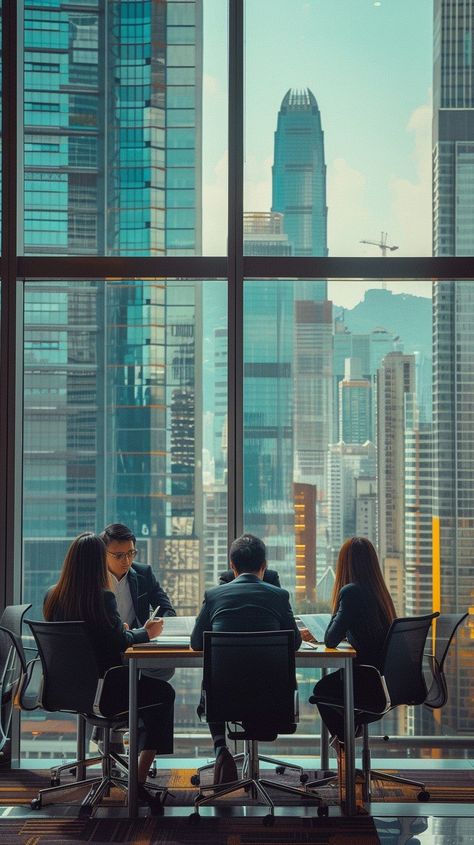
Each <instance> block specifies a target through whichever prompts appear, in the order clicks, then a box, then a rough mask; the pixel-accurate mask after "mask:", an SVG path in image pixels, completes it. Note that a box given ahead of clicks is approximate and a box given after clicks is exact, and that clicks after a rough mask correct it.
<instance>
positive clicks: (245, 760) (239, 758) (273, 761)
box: [191, 748, 308, 786]
mask: <svg viewBox="0 0 474 845" xmlns="http://www.w3.org/2000/svg"><path fill="white" fill-rule="evenodd" d="M232 756H233V758H234V761H235V763H240V762H241V763H242V777H243V778H245V777H246V776H247V774H248V770H249V751H248V748H246V750H245V751H243V752H239V754H233V755H232ZM257 759H258V762H259V763H270V765H272V766H275V768H276V772H277V774H278V775H282V774H283V773H284V772H285V769H291V771H294V772H299V775H300V782H301V783H306V781H307V779H308V776H307V775H305V774H304V768H303V766H297V765H296V764H295V763H288V762H287V761H286V760H278V759H277V758H276V757H265V756H264V755H261V754H259V755H258V758H257ZM214 765H215V763H206V764H205V765H204V766H199V768H198V769H196V774H195V775H193V776H192V778H191V783H192V784H193V786H199V784H200V780H201V772H206V771H209V770H210V769H213V768H214Z"/></svg>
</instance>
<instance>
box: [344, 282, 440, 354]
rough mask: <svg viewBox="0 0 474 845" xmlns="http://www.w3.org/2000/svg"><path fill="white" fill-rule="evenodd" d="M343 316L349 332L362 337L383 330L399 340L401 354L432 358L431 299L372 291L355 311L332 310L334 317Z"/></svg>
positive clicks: (388, 291)
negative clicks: (417, 353) (421, 354)
mask: <svg viewBox="0 0 474 845" xmlns="http://www.w3.org/2000/svg"><path fill="white" fill-rule="evenodd" d="M342 313H344V322H345V324H346V326H347V328H348V329H349V331H351V332H354V333H357V334H359V333H362V334H365V333H367V332H370V331H373V330H374V329H377V328H384V329H387V331H389V332H392V333H393V334H395V335H398V336H399V337H400V340H401V341H402V343H403V351H404V352H407V353H411V352H415V351H419V352H422V353H424V354H425V355H427V356H428V357H431V323H432V315H431V299H429V298H428V297H426V296H412V294H409V293H392V291H390V290H383V289H381V288H377V289H376V288H374V289H373V290H368V291H366V292H365V296H364V299H363V300H362V302H359V303H358V304H357V305H356V306H355V307H354V308H342V307H341V306H339V305H336V306H334V316H335V317H336V316H341V315H342Z"/></svg>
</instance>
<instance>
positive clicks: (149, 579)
mask: <svg viewBox="0 0 474 845" xmlns="http://www.w3.org/2000/svg"><path fill="white" fill-rule="evenodd" d="M127 579H128V586H129V588H130V595H131V597H132V603H133V608H134V610H135V615H136V617H137V622H138V624H139V625H144V623H145V622H146V620H147V619H148V618H149V616H150V609H151V610H154V609H155V607H157V605H159V606H160V608H161V609H160V613H159V616H176V611H175V609H174V607H173V605H172V604H171V602H170V600H169V598H168V596H167V595H166V593H165V591H164V590H163V589H162V587H161V586H160V584H159V582H158V581H157V580H156V578H155V575H154V572H153V569H152V568H151V566H149V565H148V564H147V563H132V565H131V567H130V569H129V570H128V573H127Z"/></svg>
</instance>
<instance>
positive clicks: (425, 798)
mask: <svg viewBox="0 0 474 845" xmlns="http://www.w3.org/2000/svg"><path fill="white" fill-rule="evenodd" d="M416 797H417V798H418V801H429V800H430V798H431V795H430V793H429V792H427V790H426V789H422V790H421V792H419V793H418V795H417V796H416Z"/></svg>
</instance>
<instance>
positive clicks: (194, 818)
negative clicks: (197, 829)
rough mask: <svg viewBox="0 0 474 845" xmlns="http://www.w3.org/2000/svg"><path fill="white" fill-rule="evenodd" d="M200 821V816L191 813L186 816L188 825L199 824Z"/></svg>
mask: <svg viewBox="0 0 474 845" xmlns="http://www.w3.org/2000/svg"><path fill="white" fill-rule="evenodd" d="M200 820H201V816H200V815H199V813H191V815H190V816H188V823H189V824H199V822H200Z"/></svg>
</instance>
